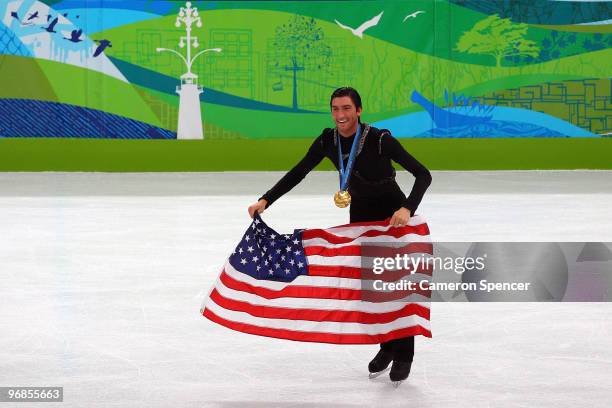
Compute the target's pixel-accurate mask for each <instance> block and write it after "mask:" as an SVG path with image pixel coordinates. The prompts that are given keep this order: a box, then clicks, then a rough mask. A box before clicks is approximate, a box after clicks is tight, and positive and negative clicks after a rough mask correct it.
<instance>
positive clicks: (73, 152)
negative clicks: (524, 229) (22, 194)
mask: <svg viewBox="0 0 612 408" xmlns="http://www.w3.org/2000/svg"><path fill="white" fill-rule="evenodd" d="M312 140H313V139H275V140H201V141H188V140H185V141H178V140H92V139H56V138H36V139H0V171H100V172H147V171H151V172H156V171H160V172H162V171H163V172H172V171H282V170H288V169H290V168H291V167H292V166H293V165H295V163H297V161H298V160H300V159H301V158H302V157H303V155H304V154H305V152H306V151H307V149H308V147H309V146H310V144H311V143H312ZM400 141H401V143H402V145H404V147H405V148H406V149H407V150H408V151H409V152H410V153H411V154H412V155H414V156H415V157H416V158H417V159H418V160H420V161H421V162H423V163H424V164H425V165H426V166H427V167H428V168H430V169H432V170H531V169H612V139H610V138H601V139H590V138H589V139H575V138H563V139H557V138H551V139H549V138H520V139H400ZM317 169H318V170H333V167H332V164H331V162H330V161H329V160H323V162H322V163H321V164H320V165H319V166H318V167H317Z"/></svg>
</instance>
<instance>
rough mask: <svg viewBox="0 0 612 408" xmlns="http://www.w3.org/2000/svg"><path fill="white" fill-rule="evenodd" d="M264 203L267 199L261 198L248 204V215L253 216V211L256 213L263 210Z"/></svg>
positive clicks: (264, 207) (266, 202)
mask: <svg viewBox="0 0 612 408" xmlns="http://www.w3.org/2000/svg"><path fill="white" fill-rule="evenodd" d="M266 205H268V200H264V199H263V198H262V199H261V200H259V201H258V202H256V203H254V204H251V205H249V215H250V216H251V218H254V217H255V211H257V213H258V214H261V213H262V212H264V210H265V209H266Z"/></svg>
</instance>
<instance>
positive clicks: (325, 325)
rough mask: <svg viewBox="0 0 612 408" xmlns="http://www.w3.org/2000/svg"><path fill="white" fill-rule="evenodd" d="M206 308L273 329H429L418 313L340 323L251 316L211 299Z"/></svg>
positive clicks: (358, 331)
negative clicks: (385, 320) (389, 319)
mask: <svg viewBox="0 0 612 408" xmlns="http://www.w3.org/2000/svg"><path fill="white" fill-rule="evenodd" d="M206 308H207V309H209V310H210V311H211V312H213V313H214V314H216V315H217V316H219V317H221V318H223V319H226V320H230V321H233V322H238V323H245V324H251V325H255V326H260V327H269V328H273V329H283V330H293V331H303V332H317V333H333V334H367V335H377V334H385V333H389V332H391V331H393V330H397V329H405V328H408V327H413V326H422V327H424V328H425V329H427V330H429V331H431V326H430V323H429V320H427V319H424V318H422V317H421V316H418V315H410V316H405V317H401V318H399V319H396V320H394V321H392V322H389V323H374V324H364V323H352V322H350V323H342V322H316V321H310V320H290V319H270V318H263V317H256V316H252V315H250V314H248V313H246V312H238V311H235V310H228V309H224V308H223V307H221V306H219V305H217V304H216V303H215V302H214V301H213V300H212V299H210V301H209V302H207V304H206Z"/></svg>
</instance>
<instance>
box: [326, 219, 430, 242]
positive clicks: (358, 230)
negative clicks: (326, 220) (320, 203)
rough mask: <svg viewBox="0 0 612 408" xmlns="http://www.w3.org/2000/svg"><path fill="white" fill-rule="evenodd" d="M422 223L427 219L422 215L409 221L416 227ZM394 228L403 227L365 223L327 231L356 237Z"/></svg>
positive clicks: (347, 236)
mask: <svg viewBox="0 0 612 408" xmlns="http://www.w3.org/2000/svg"><path fill="white" fill-rule="evenodd" d="M421 224H425V220H424V219H423V217H421V216H420V215H415V216H414V217H411V218H410V221H408V226H409V227H416V226H417V225H421ZM392 228H402V227H393V226H391V225H364V226H346V227H333V228H326V229H325V231H327V232H329V233H331V234H334V235H338V236H342V237H346V238H355V237H358V236H360V235H363V233H365V232H366V231H389V230H390V229H392Z"/></svg>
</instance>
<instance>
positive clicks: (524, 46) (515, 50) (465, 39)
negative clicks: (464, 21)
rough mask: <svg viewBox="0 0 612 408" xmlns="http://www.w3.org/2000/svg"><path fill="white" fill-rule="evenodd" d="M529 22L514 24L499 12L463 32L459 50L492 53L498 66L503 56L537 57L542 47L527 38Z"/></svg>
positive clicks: (469, 52) (458, 45)
mask: <svg viewBox="0 0 612 408" xmlns="http://www.w3.org/2000/svg"><path fill="white" fill-rule="evenodd" d="M526 35H527V24H514V23H513V22H512V21H511V20H510V19H509V18H500V17H499V16H498V15H497V14H494V15H492V16H489V17H487V18H485V19H483V20H481V21H479V22H477V23H476V24H475V25H474V27H472V29H471V30H470V31H466V32H464V33H463V35H462V36H461V38H459V41H458V42H457V47H456V49H457V51H460V52H467V53H468V54H484V55H491V56H493V57H494V58H495V64H496V66H497V67H500V66H501V61H502V58H505V57H514V56H531V57H533V58H536V57H537V56H538V55H539V52H540V49H539V48H538V46H537V45H536V43H535V42H533V41H531V40H527V39H525V36H526Z"/></svg>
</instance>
